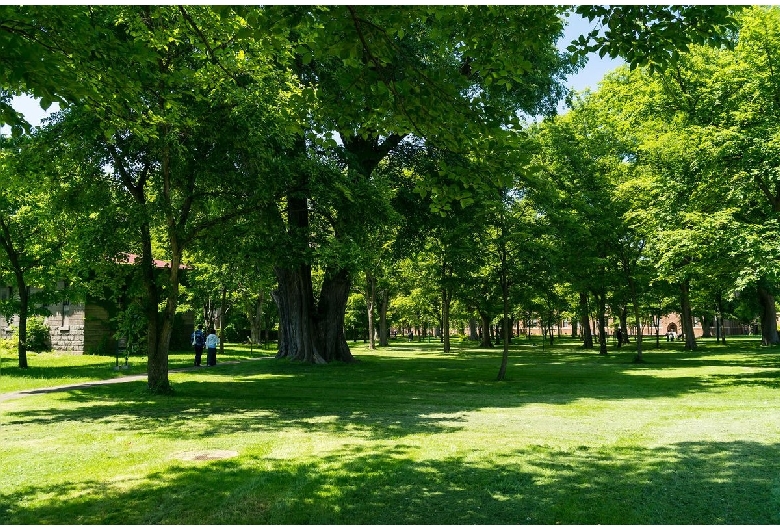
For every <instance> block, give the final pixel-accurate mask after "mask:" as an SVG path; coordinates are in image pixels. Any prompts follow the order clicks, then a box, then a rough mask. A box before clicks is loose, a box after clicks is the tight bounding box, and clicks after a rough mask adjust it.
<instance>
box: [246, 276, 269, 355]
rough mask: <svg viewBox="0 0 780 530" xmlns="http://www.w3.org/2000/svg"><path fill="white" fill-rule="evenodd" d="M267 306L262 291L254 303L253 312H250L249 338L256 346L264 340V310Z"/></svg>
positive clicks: (248, 315) (248, 316)
mask: <svg viewBox="0 0 780 530" xmlns="http://www.w3.org/2000/svg"><path fill="white" fill-rule="evenodd" d="M264 305H265V291H264V290H263V289H260V292H259V293H258V295H257V299H256V300H255V301H254V302H253V304H252V307H251V310H250V311H248V314H247V318H248V320H249V338H250V339H251V340H252V342H254V343H255V344H259V343H260V342H261V341H262V340H263V316H264V315H263V308H264Z"/></svg>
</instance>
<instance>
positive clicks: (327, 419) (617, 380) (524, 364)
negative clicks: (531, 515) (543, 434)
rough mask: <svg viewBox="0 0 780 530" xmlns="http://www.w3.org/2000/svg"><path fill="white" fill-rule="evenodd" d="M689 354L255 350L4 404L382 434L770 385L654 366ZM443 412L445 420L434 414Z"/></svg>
mask: <svg viewBox="0 0 780 530" xmlns="http://www.w3.org/2000/svg"><path fill="white" fill-rule="evenodd" d="M696 355H697V354H692V353H691V352H674V353H666V354H664V358H663V361H660V360H657V361H655V364H646V365H633V364H631V358H632V356H633V353H631V352H629V351H625V352H623V353H622V354H621V355H613V356H610V357H607V358H605V357H600V356H598V355H594V354H582V353H580V352H574V353H566V352H558V353H550V354H544V355H540V354H539V353H538V352H526V351H515V352H513V355H512V357H511V358H510V364H511V366H510V370H509V373H510V378H509V379H508V380H507V381H504V382H501V383H498V382H496V381H495V374H496V371H497V367H498V358H497V357H496V356H486V355H485V354H484V352H483V351H476V352H474V351H461V352H458V353H456V354H454V355H453V354H446V355H445V354H441V355H430V354H426V356H422V357H414V356H408V355H407V356H405V357H396V356H391V355H382V354H381V353H375V354H368V355H364V356H362V357H361V358H362V361H363V362H361V363H358V364H354V365H344V364H334V365H328V366H311V365H301V364H294V363H289V362H287V361H280V360H275V359H264V360H262V361H259V362H251V363H242V364H237V365H218V366H217V367H216V368H208V369H203V370H196V371H192V372H187V373H178V374H172V376H171V380H172V382H173V387H174V390H175V393H174V395H173V396H153V395H150V394H148V392H147V391H146V382H145V381H136V382H129V383H117V384H111V385H102V386H95V387H89V388H82V389H72V390H69V391H64V392H61V393H58V394H54V395H53V396H56V397H55V398H54V399H56V400H59V401H62V402H63V404H64V405H63V406H60V405H59V403H57V402H54V404H52V402H51V401H47V402H46V406H44V407H40V408H35V407H24V410H22V411H19V412H14V411H9V412H7V413H6V414H5V418H6V420H5V421H6V422H7V423H8V424H10V425H26V424H44V425H46V424H55V423H57V422H73V421H75V422H81V423H85V422H95V423H104V424H110V425H111V428H113V429H117V430H119V431H133V432H139V433H154V435H155V436H163V437H169V438H171V439H177V438H179V437H180V436H182V434H183V433H186V434H187V435H191V436H209V435H216V434H231V433H241V432H273V431H276V430H279V429H285V428H288V427H295V428H299V429H303V430H306V431H316V432H323V431H326V432H331V433H349V434H359V435H360V436H361V437H363V438H366V439H373V440H384V439H389V438H394V437H400V436H407V435H412V434H420V433H423V434H431V433H440V432H455V431H457V430H459V423H460V422H463V421H466V420H465V419H464V418H465V417H466V415H467V414H468V413H469V412H472V411H477V410H481V409H485V408H496V409H510V408H517V409H521V408H522V407H525V406H527V405H530V404H540V403H541V404H548V405H565V404H568V403H572V402H575V401H577V400H581V399H591V400H610V401H616V400H634V399H652V398H661V397H679V396H685V395H688V394H695V393H699V392H703V391H711V390H713V388H714V387H717V386H724V385H726V386H727V385H731V386H733V385H750V386H764V387H767V388H776V387H777V383H776V381H777V380H778V376H779V375H780V372H778V371H777V370H772V371H767V370H764V371H760V372H757V373H741V372H737V371H730V372H726V373H723V374H716V375H708V374H706V373H705V374H703V375H697V373H696V372H695V371H691V370H686V371H685V372H684V373H685V374H687V375H674V372H672V374H673V375H671V376H669V375H667V373H668V372H667V373H664V372H663V368H664V366H677V367H679V366H680V365H683V366H693V365H696V366H698V364H699V363H703V364H708V365H711V366H719V365H718V363H719V362H720V360H719V359H718V358H717V357H714V358H713V357H712V356H709V354H707V355H708V356H706V357H705V355H700V357H696ZM776 357H777V356H774V357H773V358H774V359H775V360H776ZM768 358H769V357H766V358H765V360H766V359H768ZM741 360H742V362H741V363H737V361H735V360H729V361H725V360H724V362H723V365H727V366H730V365H731V363H735V364H738V365H739V366H743V367H745V366H747V367H750V363H751V362H753V358H752V357H749V358H742V359H741ZM466 361H468V362H466ZM761 362H764V361H761ZM661 363H663V364H661ZM650 368H652V369H653V370H650ZM22 399H27V398H22ZM443 416H446V417H447V421H441V419H440V418H441V417H443Z"/></svg>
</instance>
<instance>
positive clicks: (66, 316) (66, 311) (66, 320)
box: [60, 300, 70, 331]
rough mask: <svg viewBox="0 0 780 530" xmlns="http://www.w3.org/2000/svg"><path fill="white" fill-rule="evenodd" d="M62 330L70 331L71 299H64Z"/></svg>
mask: <svg viewBox="0 0 780 530" xmlns="http://www.w3.org/2000/svg"><path fill="white" fill-rule="evenodd" d="M60 331H70V300H63V301H62V320H61V322H60Z"/></svg>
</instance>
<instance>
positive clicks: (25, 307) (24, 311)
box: [16, 273, 30, 368]
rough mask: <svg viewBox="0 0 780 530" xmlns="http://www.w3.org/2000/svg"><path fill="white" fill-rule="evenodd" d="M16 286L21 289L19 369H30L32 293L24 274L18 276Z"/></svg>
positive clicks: (18, 347)
mask: <svg viewBox="0 0 780 530" xmlns="http://www.w3.org/2000/svg"><path fill="white" fill-rule="evenodd" d="M16 284H17V288H18V289H19V329H18V333H19V345H18V346H17V351H18V352H19V368H28V364H27V315H29V313H30V293H29V292H28V291H27V284H26V283H25V281H24V277H23V274H21V273H19V274H17V275H16Z"/></svg>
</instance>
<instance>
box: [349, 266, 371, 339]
mask: <svg viewBox="0 0 780 530" xmlns="http://www.w3.org/2000/svg"><path fill="white" fill-rule="evenodd" d="M375 303H376V279H375V278H374V275H373V274H371V273H370V272H366V309H367V312H368V337H369V339H370V341H369V343H368V349H369V350H375V349H376V339H375V335H374V304H375ZM345 307H346V306H345Z"/></svg>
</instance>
